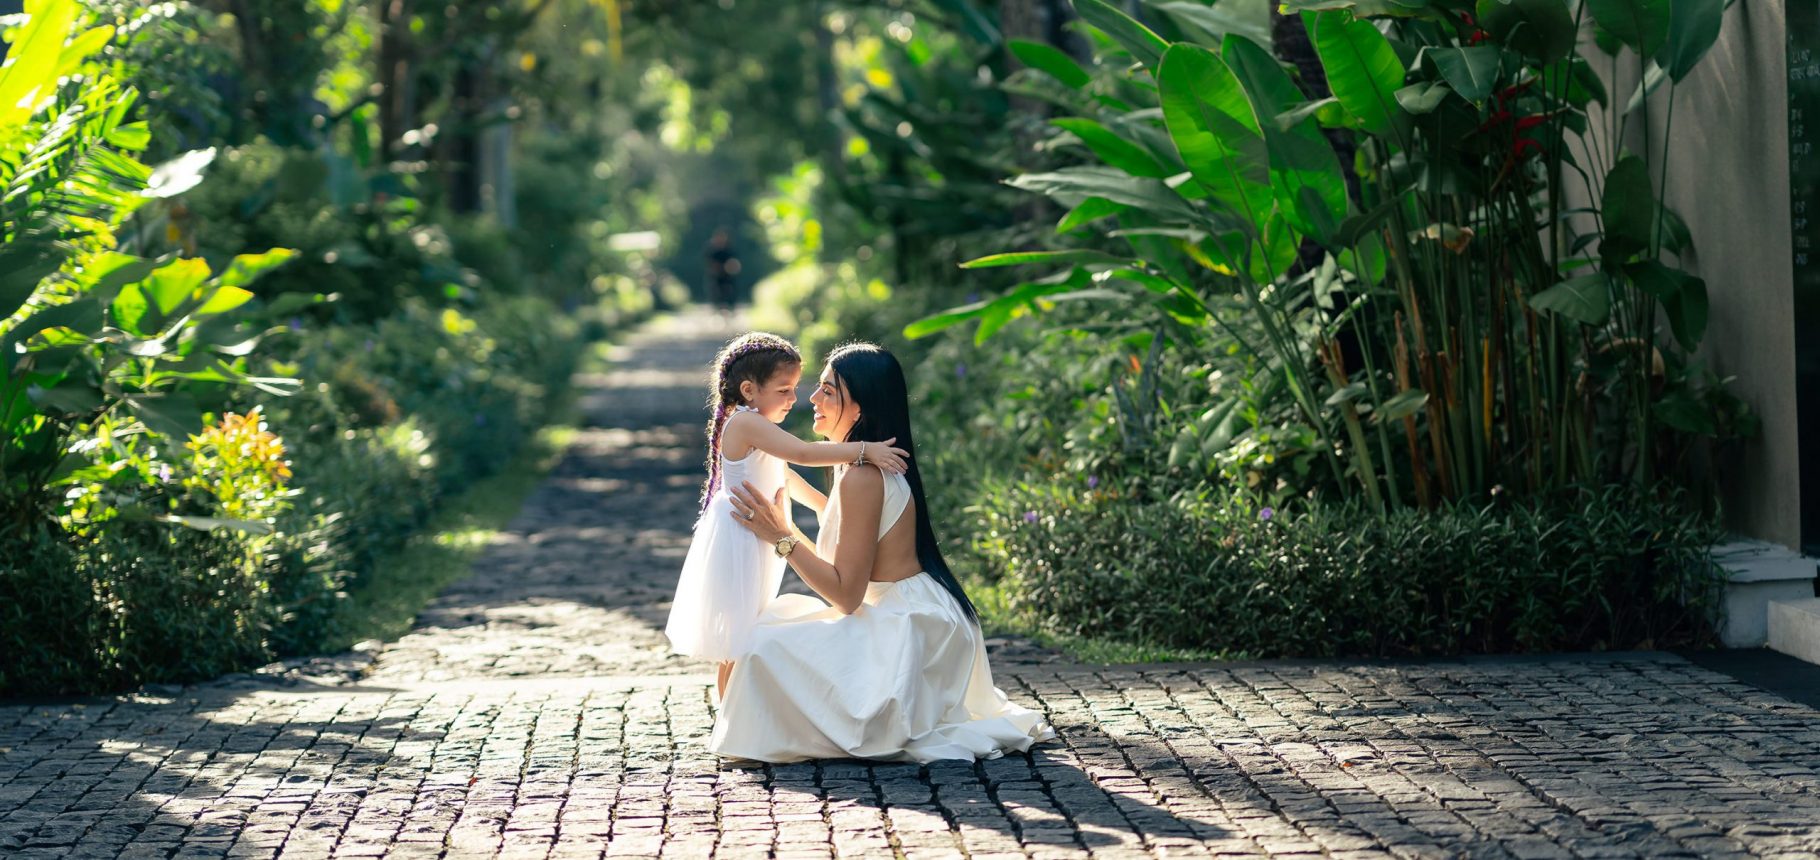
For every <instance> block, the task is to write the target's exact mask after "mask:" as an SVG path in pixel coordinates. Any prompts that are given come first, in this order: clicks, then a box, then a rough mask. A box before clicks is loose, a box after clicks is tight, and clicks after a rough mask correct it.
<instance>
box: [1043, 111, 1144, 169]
mask: <svg viewBox="0 0 1820 860" xmlns="http://www.w3.org/2000/svg"><path fill="white" fill-rule="evenodd" d="M1049 123H1050V124H1051V125H1053V126H1055V127H1057V128H1060V129H1062V130H1064V131H1068V132H1071V133H1073V134H1074V136H1075V137H1078V138H1080V139H1081V142H1082V143H1084V144H1086V145H1087V148H1088V149H1090V150H1093V154H1094V155H1097V156H1099V158H1100V160H1101V161H1104V162H1106V163H1107V164H1109V165H1111V166H1113V167H1116V168H1118V169H1120V170H1123V171H1125V172H1126V173H1129V174H1131V175H1133V176H1148V177H1150V178H1152V179H1162V178H1164V177H1166V176H1169V175H1170V171H1169V170H1168V169H1166V168H1164V167H1163V165H1161V164H1159V163H1157V160H1156V156H1153V155H1151V154H1150V153H1149V152H1147V151H1146V150H1145V149H1144V148H1143V147H1141V146H1138V145H1137V144H1135V143H1132V142H1131V141H1128V140H1126V139H1124V138H1122V137H1119V136H1118V135H1117V134H1115V133H1114V132H1113V131H1112V130H1110V129H1108V128H1106V127H1105V126H1103V125H1100V124H1099V123H1098V122H1097V121H1095V120H1091V119H1087V118H1085V117H1078V116H1071V117H1062V118H1059V119H1052V120H1050V121H1049Z"/></svg>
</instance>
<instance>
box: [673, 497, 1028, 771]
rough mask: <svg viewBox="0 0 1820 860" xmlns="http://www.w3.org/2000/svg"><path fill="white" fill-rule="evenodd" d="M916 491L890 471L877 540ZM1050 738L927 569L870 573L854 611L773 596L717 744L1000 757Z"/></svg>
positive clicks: (834, 508) (758, 751)
mask: <svg viewBox="0 0 1820 860" xmlns="http://www.w3.org/2000/svg"><path fill="white" fill-rule="evenodd" d="M910 498H911V493H910V485H909V482H908V481H906V480H905V479H904V477H903V476H902V475H887V476H886V477H885V505H884V509H883V511H881V513H880V522H879V529H878V533H879V536H880V537H881V538H882V537H883V536H884V535H885V533H887V532H889V531H890V530H891V527H892V526H893V525H895V524H896V523H897V521H898V520H899V518H901V517H902V516H903V514H904V511H905V509H906V507H908V505H909V503H910ZM828 510H829V513H828V514H827V515H826V516H825V517H824V518H823V520H822V524H821V533H820V538H819V540H818V541H817V549H818V550H819V554H820V555H821V557H822V558H833V557H834V556H833V545H834V541H835V536H836V535H838V534H839V532H840V525H839V518H840V506H839V499H838V497H837V498H835V499H832V500H830V501H829V504H828ZM734 525H736V526H737V525H738V524H737V523H735V524H734ZM1054 736H1055V734H1054V732H1053V731H1052V730H1051V729H1050V728H1049V725H1048V723H1047V722H1046V721H1045V720H1044V719H1043V716H1042V714H1039V713H1037V712H1035V711H1032V710H1030V709H1029V708H1024V707H1020V706H1018V705H1016V704H1013V703H1012V702H1011V701H1010V700H1009V699H1007V698H1006V697H1005V694H1004V693H1003V692H1001V691H1000V690H999V689H998V688H997V687H995V686H994V685H993V682H992V669H991V667H989V666H988V665H987V663H986V647H985V643H984V641H983V637H982V636H981V634H980V628H979V624H978V623H977V622H975V621H974V620H973V619H971V618H969V617H968V616H967V614H966V613H965V612H964V611H962V609H961V607H960V604H959V603H958V602H956V601H955V599H954V597H953V596H952V595H950V594H949V593H948V592H947V590H945V589H943V588H942V586H941V584H940V583H938V582H936V581H935V578H934V577H931V576H929V575H928V574H927V573H919V574H917V575H915V576H912V577H910V578H908V579H904V580H899V581H897V582H874V583H872V584H871V585H870V586H868V587H867V589H866V597H865V602H864V603H863V604H862V605H861V606H860V608H859V609H858V610H856V611H854V613H853V614H852V615H842V614H841V613H840V611H839V610H836V609H834V608H833V607H830V606H829V605H828V604H826V603H824V602H822V601H821V600H819V599H817V598H814V597H807V596H804V595H800V594H785V595H780V596H778V597H777V598H776V599H775V600H773V601H771V604H770V606H769V607H768V608H767V609H766V610H765V612H764V615H763V616H762V617H761V618H760V619H759V622H758V624H757V626H755V627H754V628H753V630H752V639H751V648H750V650H749V651H748V652H747V653H746V655H745V656H744V657H743V658H742V659H741V660H740V661H739V663H738V664H736V665H735V666H734V667H733V675H732V677H731V678H730V679H729V680H728V682H727V692H726V696H725V697H724V698H723V699H722V701H721V708H720V713H719V715H718V716H717V718H716V719H715V721H714V734H713V737H712V738H711V739H710V741H709V748H710V749H711V750H712V751H713V752H714V753H716V754H718V755H721V756H725V757H729V758H742V759H752V760H756V761H764V762H790V761H802V760H805V759H824V758H865V759H878V760H885V761H915V762H931V761H937V760H941V759H981V758H997V757H999V756H1000V755H1003V754H1004V753H1005V752H1007V751H1014V750H1015V751H1023V750H1027V749H1029V748H1030V746H1031V745H1032V744H1035V743H1037V742H1039V741H1043V740H1047V739H1049V738H1052V737H1054Z"/></svg>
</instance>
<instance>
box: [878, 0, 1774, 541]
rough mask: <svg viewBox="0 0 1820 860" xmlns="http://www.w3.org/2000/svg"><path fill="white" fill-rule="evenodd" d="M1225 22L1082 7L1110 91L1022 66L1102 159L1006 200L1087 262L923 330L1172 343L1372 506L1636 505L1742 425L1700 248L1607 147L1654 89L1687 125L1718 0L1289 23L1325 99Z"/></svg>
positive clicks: (1499, 8)
mask: <svg viewBox="0 0 1820 860" xmlns="http://www.w3.org/2000/svg"><path fill="white" fill-rule="evenodd" d="M1236 2H1237V0H1222V3H1219V4H1216V5H1214V6H1213V7H1203V8H1202V10H1201V11H1200V12H1195V11H1194V10H1191V9H1189V8H1187V7H1191V6H1193V5H1194V4H1184V3H1162V4H1157V6H1158V7H1159V8H1163V10H1164V12H1165V15H1163V16H1162V18H1161V19H1162V20H1164V21H1166V22H1167V23H1169V24H1170V26H1169V27H1166V28H1165V30H1166V31H1167V32H1170V33H1171V34H1172V35H1174V36H1175V38H1165V37H1164V36H1162V35H1159V34H1158V32H1157V31H1155V30H1153V29H1151V28H1150V27H1147V26H1145V25H1144V24H1143V23H1140V22H1139V21H1138V20H1136V19H1134V18H1132V17H1130V16H1128V15H1126V14H1125V13H1124V12H1122V11H1120V10H1119V9H1116V8H1114V7H1112V6H1110V5H1107V4H1105V3H1102V2H1099V0H1076V8H1077V9H1078V11H1079V12H1080V14H1081V16H1082V17H1083V18H1084V19H1085V20H1086V21H1088V22H1090V23H1091V24H1092V25H1093V28H1094V30H1093V34H1094V35H1095V37H1096V38H1097V39H1098V42H1097V44H1098V46H1099V48H1100V63H1099V64H1098V66H1097V67H1096V68H1094V69H1088V68H1083V67H1081V66H1080V65H1078V64H1077V63H1076V62H1075V61H1074V60H1073V59H1072V58H1070V57H1068V56H1067V55H1065V54H1063V53H1061V52H1059V51H1054V50H1040V49H1037V48H1033V47H1024V48H1023V49H1022V50H1020V51H1019V57H1020V59H1022V60H1023V61H1024V62H1025V63H1027V64H1029V65H1030V66H1031V67H1032V68H1033V69H1036V70H1038V73H1039V74H1038V75H1037V77H1040V80H1030V79H1027V80H1025V81H1023V82H1021V83H1020V84H1019V85H1018V86H1019V88H1020V91H1021V92H1023V93H1025V94H1027V95H1031V96H1035V97H1040V98H1044V99H1046V100H1048V101H1050V102H1051V103H1053V104H1054V105H1056V106H1057V107H1058V108H1060V109H1062V110H1064V111H1067V112H1069V113H1071V114H1072V115H1070V116H1064V117H1059V118H1057V119H1054V120H1052V124H1053V125H1054V126H1055V127H1056V128H1057V130H1058V131H1057V134H1056V137H1055V143H1056V145H1062V146H1078V147H1080V148H1082V149H1084V150H1086V151H1087V152H1089V153H1091V156H1092V158H1093V160H1094V161H1095V162H1097V163H1091V164H1082V165H1078V166H1071V167H1065V168H1062V169H1060V170H1051V171H1044V172H1039V173H1029V174H1024V175H1022V176H1018V177H1016V178H1015V179H1013V180H1011V184H1012V185H1014V186H1016V187H1019V188H1023V189H1027V190H1030V191H1035V192H1038V193H1041V194H1044V195H1046V196H1048V197H1050V198H1052V199H1054V200H1056V201H1058V202H1060V203H1062V204H1064V205H1065V206H1067V207H1069V209H1068V212H1067V214H1066V215H1065V216H1063V218H1062V219H1061V221H1060V223H1059V225H1058V232H1060V233H1062V234H1065V235H1066V236H1068V237H1070V239H1071V241H1070V244H1072V245H1074V246H1075V247H1072V248H1069V249H1067V250H1049V251H1033V252H1013V253H1005V254H998V255H993V256H989V257H986V258H983V259H980V260H976V261H974V262H973V263H971V264H969V265H970V266H972V267H975V268H983V267H995V266H1014V265H1027V264H1048V265H1055V264H1062V265H1065V266H1067V268H1066V269H1064V270H1063V271H1061V272H1059V273H1057V274H1055V275H1052V276H1049V277H1045V278H1039V279H1035V280H1030V281H1026V282H1025V283H1022V284H1020V285H1019V286H1017V287H1015V288H1013V289H1011V290H1010V291H1008V292H1006V293H1005V294H1003V295H1000V296H998V297H996V298H992V299H990V300H986V301H981V302H976V303H972V304H969V305H966V306H962V307H958V308H954V309H951V310H949V311H947V312H944V313H941V314H938V315H935V316H933V317H930V318H928V319H926V320H924V321H922V322H920V323H917V324H914V325H912V326H910V327H909V328H908V329H907V330H906V334H908V335H910V336H913V337H914V336H921V335H925V334H928V333H930V332H933V331H937V330H940V329H942V328H945V327H948V326H952V325H956V324H959V323H962V322H968V321H977V322H978V330H977V333H976V339H978V340H984V339H985V338H988V337H990V336H992V334H993V333H994V332H995V331H997V330H999V329H1000V328H1001V327H1002V326H1004V325H1005V324H1006V323H1008V322H1010V321H1011V320H1012V319H1014V318H1016V317H1019V316H1022V315H1025V314H1027V313H1029V312H1031V311H1033V310H1040V309H1049V308H1052V307H1056V306H1058V305H1060V304H1062V303H1065V302H1069V301H1075V300H1086V301H1093V302H1101V303H1103V302H1114V303H1116V306H1117V307H1119V308H1122V309H1124V311H1125V312H1123V313H1116V314H1114V316H1113V318H1112V319H1111V320H1110V321H1109V322H1108V321H1107V320H1105V319H1101V320H1098V322H1099V323H1101V324H1103V325H1101V326H1100V329H1101V330H1103V331H1111V332H1113V333H1114V334H1116V335H1118V336H1121V337H1128V338H1130V340H1131V342H1132V343H1133V345H1134V346H1135V347H1136V349H1137V350H1139V352H1140V353H1141V352H1143V351H1145V350H1148V349H1149V348H1150V347H1149V346H1148V344H1149V342H1150V339H1151V338H1153V337H1162V338H1168V339H1171V340H1174V341H1179V342H1181V343H1184V344H1187V345H1188V346H1189V347H1191V348H1195V349H1202V350H1210V349H1214V348H1216V347H1217V349H1218V350H1222V351H1223V350H1224V349H1225V348H1226V347H1228V346H1231V347H1234V348H1236V349H1237V350H1239V351H1241V352H1242V353H1244V354H1245V355H1247V356H1249V357H1250V359H1251V361H1252V362H1254V363H1255V365H1256V366H1257V367H1258V368H1259V369H1260V371H1261V375H1262V378H1261V379H1258V380H1256V381H1257V382H1258V383H1259V385H1258V388H1259V389H1260V390H1264V391H1268V392H1270V393H1271V396H1272V397H1273V398H1275V399H1276V401H1277V402H1278V403H1281V404H1284V406H1285V407H1286V408H1287V410H1288V411H1287V412H1284V411H1283V410H1282V409H1278V410H1274V411H1272V412H1270V413H1268V420H1269V421H1272V422H1276V423H1278V424H1281V425H1283V426H1288V425H1294V424H1299V425H1301V426H1302V427H1305V428H1306V429H1307V430H1308V431H1309V433H1310V436H1309V439H1308V441H1309V448H1308V450H1310V451H1311V452H1312V453H1313V454H1314V456H1316V457H1317V458H1319V459H1320V460H1321V461H1324V462H1325V463H1326V468H1327V471H1328V472H1329V474H1330V477H1331V484H1332V486H1334V487H1336V488H1341V492H1342V493H1344V494H1345V495H1348V496H1357V497H1358V498H1360V499H1361V500H1363V501H1365V502H1366V503H1368V504H1369V505H1370V506H1372V507H1374V508H1377V509H1380V510H1383V509H1388V508H1393V507H1397V506H1401V505H1407V504H1411V503H1415V504H1419V505H1421V506H1424V507H1434V506H1437V505H1439V504H1441V503H1442V502H1444V501H1446V500H1453V499H1467V498H1482V497H1483V496H1484V495H1485V494H1486V493H1488V492H1490V491H1491V490H1493V489H1494V488H1497V487H1503V488H1506V489H1509V490H1513V491H1517V492H1521V493H1542V492H1547V491H1550V490H1551V489H1555V488H1560V487H1566V486H1571V485H1576V484H1593V483H1604V482H1610V481H1626V482H1632V483H1636V484H1638V485H1642V486H1649V485H1653V484H1654V483H1655V481H1656V480H1657V479H1658V478H1660V477H1663V476H1682V471H1683V462H1684V459H1685V454H1686V451H1687V450H1688V449H1689V447H1690V445H1691V444H1692V443H1693V441H1694V440H1695V439H1697V438H1700V437H1709V438H1720V439H1723V438H1727V437H1730V436H1734V435H1738V434H1741V433H1744V432H1748V431H1749V428H1750V417H1749V415H1748V412H1747V410H1745V409H1744V408H1743V407H1742V405H1741V404H1739V403H1738V402H1737V401H1736V400H1735V399H1733V398H1731V397H1730V396H1729V395H1727V394H1725V393H1724V391H1723V388H1722V385H1721V383H1720V382H1719V381H1718V380H1716V379H1714V378H1713V377H1712V375H1711V374H1710V372H1707V371H1705V370H1704V369H1703V368H1701V367H1700V366H1699V364H1698V363H1697V362H1696V361H1695V360H1694V359H1693V358H1692V353H1693V350H1694V349H1695V347H1697V345H1698V343H1699V341H1700V339H1701V337H1702V336H1703V334H1704V331H1705V325H1706V292H1705V285H1704V283H1703V282H1702V281H1701V280H1700V279H1699V278H1697V277H1695V276H1693V275H1691V274H1689V273H1688V272H1686V271H1684V270H1683V269H1682V268H1681V267H1680V266H1679V265H1678V262H1679V255H1680V254H1682V253H1683V252H1685V251H1686V250H1687V249H1688V248H1690V247H1691V243H1692V239H1691V237H1690V236H1688V234H1687V230H1686V228H1685V227H1684V226H1683V225H1682V222H1681V219H1680V218H1679V217H1677V216H1676V215H1675V213H1674V212H1673V211H1672V210H1670V209H1669V208H1668V207H1667V206H1665V205H1662V204H1661V203H1660V202H1659V201H1660V197H1661V186H1662V185H1663V184H1664V183H1665V182H1666V176H1660V177H1657V178H1656V179H1655V180H1654V181H1652V179H1651V176H1650V172H1651V167H1650V164H1651V163H1652V162H1651V160H1649V159H1646V158H1645V157H1644V156H1642V155H1639V154H1635V153H1630V152H1627V151H1624V150H1623V149H1621V148H1620V144H1621V142H1622V141H1624V140H1627V139H1629V137H1628V136H1627V134H1626V129H1627V126H1628V123H1630V122H1632V121H1634V120H1635V119H1637V118H1642V117H1646V116H1647V112H1648V111H1650V110H1652V109H1653V108H1652V105H1654V104H1656V103H1657V101H1658V100H1657V99H1652V98H1651V96H1650V94H1651V92H1652V91H1654V90H1656V89H1657V88H1658V87H1663V86H1664V85H1666V89H1667V91H1668V93H1667V95H1666V97H1665V98H1664V99H1662V100H1665V101H1666V102H1667V104H1668V108H1669V109H1670V110H1672V105H1673V93H1674V89H1675V86H1676V85H1677V84H1678V83H1679V82H1680V81H1681V80H1682V79H1684V78H1685V77H1686V75H1687V74H1688V73H1689V72H1690V71H1691V70H1692V69H1693V68H1694V67H1695V66H1696V65H1697V64H1698V62H1699V61H1700V58H1701V57H1702V56H1703V55H1704V53H1705V52H1706V50H1707V49H1708V48H1710V46H1711V45H1712V43H1713V41H1714V40H1715V39H1716V37H1717V33H1718V27H1719V20H1720V15H1721V14H1722V11H1723V9H1722V6H1721V4H1720V2H1719V0H1711V2H1690V3H1685V4H1682V3H1677V4H1674V6H1673V10H1672V14H1671V9H1670V4H1668V3H1666V2H1660V3H1653V2H1634V3H1633V2H1627V0H1609V2H1597V3H1587V4H1584V5H1580V6H1570V5H1569V4H1568V3H1567V2H1565V0H1517V2H1512V3H1504V2H1501V0H1482V2H1479V3H1478V4H1477V5H1476V6H1474V5H1473V4H1469V3H1465V2H1461V0H1409V2H1401V0H1399V2H1392V3H1379V2H1363V0H1297V2H1292V3H1290V4H1288V8H1289V9H1290V10H1291V11H1295V12H1299V13H1300V15H1301V18H1302V21H1303V23H1304V24H1305V26H1306V28H1307V30H1308V32H1309V34H1310V35H1311V37H1312V42H1313V47H1314V50H1315V53H1316V55H1317V59H1318V63H1317V64H1316V69H1317V71H1318V72H1319V74H1320V75H1321V76H1323V77H1324V81H1320V82H1311V81H1310V80H1308V79H1306V78H1304V79H1302V80H1300V81H1298V80H1297V78H1296V77H1294V76H1292V75H1291V73H1290V71H1289V70H1288V69H1286V68H1285V66H1284V64H1283V63H1281V62H1279V61H1278V59H1276V58H1275V57H1273V56H1272V55H1271V53H1270V50H1269V44H1268V41H1267V39H1266V37H1265V35H1264V34H1263V33H1262V32H1260V30H1259V29H1258V28H1257V27H1255V26H1253V22H1252V18H1251V17H1248V16H1240V15H1237V14H1231V15H1228V16H1226V17H1225V18H1222V17H1221V16H1220V15H1219V14H1218V13H1219V11H1220V10H1222V9H1227V8H1229V7H1230V8H1239V7H1236V6H1232V5H1231V4H1233V3H1236ZM1184 19H1186V20H1187V21H1188V22H1189V23H1192V24H1193V25H1194V26H1192V27H1190V26H1182V23H1183V21H1184ZM1583 27H1591V28H1592V30H1593V31H1594V33H1595V34H1596V36H1597V40H1596V41H1597V44H1598V46H1599V49H1600V50H1601V51H1602V52H1603V53H1605V54H1606V55H1607V57H1608V59H1609V62H1610V64H1612V65H1613V67H1614V68H1615V64H1616V63H1617V62H1618V57H1619V55H1621V54H1622V55H1625V56H1628V57H1631V58H1634V59H1635V60H1637V61H1641V62H1644V63H1646V64H1647V67H1648V68H1647V73H1646V74H1645V75H1644V76H1643V82H1642V84H1641V85H1640V87H1639V89H1638V91H1637V92H1636V93H1635V94H1634V95H1632V96H1631V97H1630V98H1629V99H1628V100H1627V101H1624V102H1616V101H1613V100H1612V99H1611V98H1610V97H1609V96H1608V94H1607V92H1606V90H1605V86H1604V83H1603V82H1602V79H1601V78H1600V76H1599V75H1597V74H1595V73H1594V69H1593V66H1592V64H1591V62H1590V61H1589V60H1588V59H1587V58H1586V57H1583V56H1581V54H1580V52H1579V51H1578V49H1577V47H1576V34H1577V33H1578V32H1580V30H1581V29H1582V28H1583ZM1315 83H1319V84H1320V86H1318V87H1317V86H1314V84H1315ZM1309 91H1330V92H1331V93H1332V95H1331V96H1327V97H1323V98H1319V99H1310V98H1309V97H1308V96H1307V95H1306V93H1307V92H1309ZM1595 127H1597V132H1596V133H1595V132H1594V129H1595ZM1336 138H1337V139H1339V140H1341V141H1342V142H1343V143H1344V144H1346V146H1345V148H1346V149H1349V150H1352V151H1354V152H1356V156H1355V157H1354V158H1353V159H1351V160H1350V161H1349V162H1344V163H1343V162H1342V161H1341V159H1340V158H1339V157H1337V156H1336V148H1335V146H1334V141H1335V139H1336ZM1137 308H1149V309H1150V310H1149V311H1147V312H1145V313H1141V314H1134V313H1130V312H1129V311H1131V310H1135V309H1137ZM1229 416H1230V412H1226V413H1222V411H1221V404H1218V403H1215V404H1213V407H1212V408H1210V409H1208V410H1207V412H1205V413H1202V415H1201V418H1200V420H1198V421H1195V422H1192V426H1186V427H1185V429H1184V431H1183V432H1184V433H1185V434H1190V435H1191V437H1192V438H1191V439H1189V440H1188V441H1189V442H1191V443H1193V444H1191V445H1190V446H1189V447H1190V448H1193V449H1199V450H1200V451H1201V452H1202V453H1203V454H1205V455H1206V457H1207V458H1208V459H1207V460H1206V461H1205V462H1204V463H1203V468H1210V464H1211V463H1212V462H1213V458H1215V457H1217V456H1218V455H1220V454H1221V453H1222V452H1223V451H1224V450H1225V448H1226V446H1228V445H1231V444H1233V442H1234V441H1235V440H1236V439H1239V438H1240V437H1241V435H1242V434H1240V433H1236V432H1234V430H1235V428H1234V426H1233V424H1232V422H1231V421H1228V420H1225V418H1226V417H1229ZM1256 426H1259V425H1257V424H1254V425H1253V427H1256Z"/></svg>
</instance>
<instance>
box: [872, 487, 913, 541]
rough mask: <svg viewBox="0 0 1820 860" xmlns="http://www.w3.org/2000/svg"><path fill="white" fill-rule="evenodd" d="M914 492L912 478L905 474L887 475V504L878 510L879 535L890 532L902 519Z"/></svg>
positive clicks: (882, 535)
mask: <svg viewBox="0 0 1820 860" xmlns="http://www.w3.org/2000/svg"><path fill="white" fill-rule="evenodd" d="M911 497H912V493H911V492H910V479H909V478H906V477H904V476H903V475H886V476H885V504H884V507H883V508H881V509H880V510H879V512H878V536H879V537H881V538H882V537H884V536H885V535H887V534H890V532H891V528H892V526H895V525H897V521H898V520H900V519H902V518H903V516H904V511H905V510H907V509H909V507H910V500H911Z"/></svg>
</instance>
